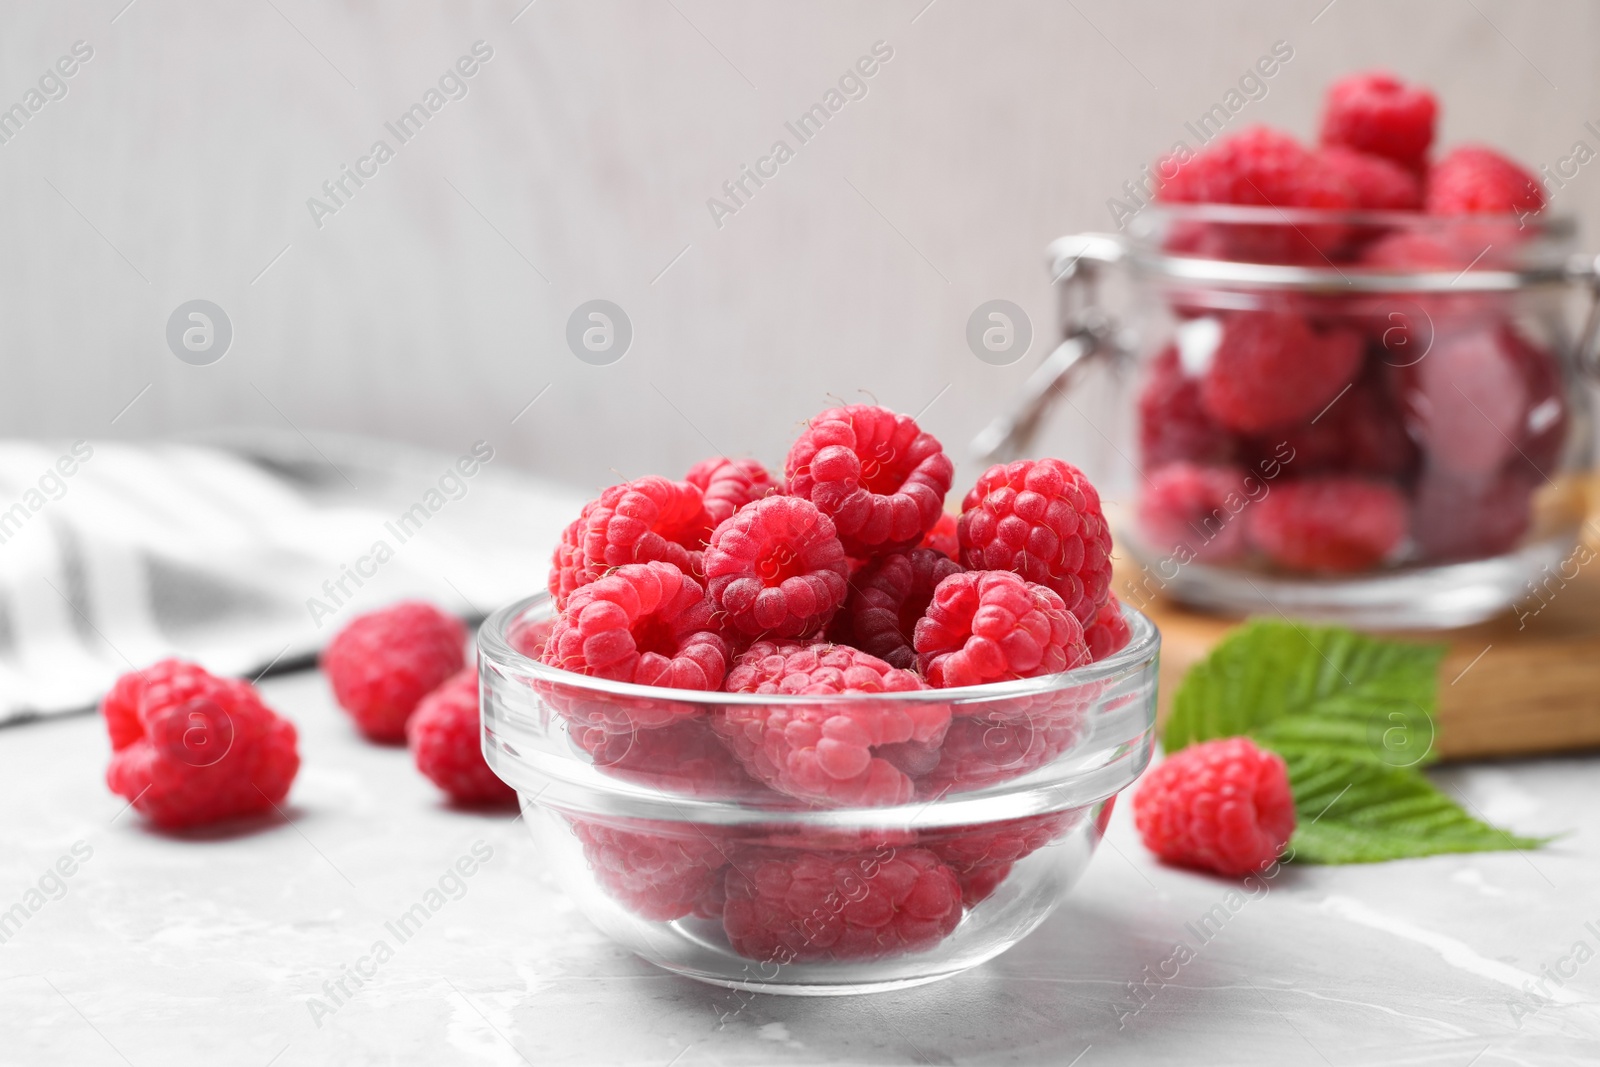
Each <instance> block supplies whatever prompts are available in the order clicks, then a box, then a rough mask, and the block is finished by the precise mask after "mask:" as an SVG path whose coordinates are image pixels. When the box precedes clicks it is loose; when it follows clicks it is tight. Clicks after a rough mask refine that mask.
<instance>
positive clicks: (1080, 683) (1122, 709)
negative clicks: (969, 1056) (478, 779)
mask: <svg viewBox="0 0 1600 1067" xmlns="http://www.w3.org/2000/svg"><path fill="white" fill-rule="evenodd" d="M996 471H999V472H1000V473H1001V474H1003V473H1004V469H1003V468H996ZM991 475H992V476H994V477H997V478H998V477H999V476H1000V475H999V474H996V473H995V472H994V471H992V472H991ZM986 477H987V476H986ZM975 492H976V490H975ZM1012 495H1014V494H1012ZM785 499H786V498H785ZM1008 499H1009V497H1008ZM748 512H749V506H748V505H745V510H744V511H742V512H741V514H746V513H748ZM757 513H758V514H759V513H761V512H760V509H758V511H757ZM785 518H786V519H787V518H788V516H787V515H786V516H785ZM980 525H981V524H980ZM726 536H727V537H728V538H731V537H732V534H731V533H730V534H728V535H726ZM725 539H726V538H725ZM710 551H712V550H708V555H709V554H710ZM706 566H707V568H708V569H710V570H713V571H715V570H716V568H717V566H718V565H717V564H716V562H715V561H711V562H709V563H707V564H706ZM930 566H931V564H930V563H929V561H926V560H919V561H918V567H921V568H924V569H925V568H928V567H930ZM651 568H654V569H653V570H652V569H651ZM881 569H882V570H883V571H885V576H884V577H883V578H882V580H881V581H880V582H878V583H877V584H875V585H872V586H871V587H870V589H869V590H868V592H867V593H865V594H863V595H864V604H865V607H863V608H862V609H861V611H860V612H859V613H858V614H857V615H856V616H855V618H856V622H857V625H858V626H865V627H866V628H867V629H868V630H871V624H872V619H873V616H872V614H871V612H872V611H874V610H882V601H881V598H880V597H879V596H878V592H880V591H881V590H884V589H888V590H889V591H890V592H893V591H894V590H895V589H899V588H901V587H902V586H903V585H904V584H906V583H909V582H911V580H912V577H913V574H912V572H913V571H914V570H916V568H913V567H912V565H911V564H909V563H908V564H905V565H904V566H903V567H883V568H881ZM955 569H956V570H957V571H959V570H960V568H955ZM678 573H679V572H677V569H676V568H674V567H666V566H663V565H660V564H652V565H649V566H648V567H646V566H643V565H624V566H622V567H620V568H618V569H617V570H616V571H614V572H612V573H611V574H609V575H607V576H605V577H602V578H600V579H597V580H595V581H593V582H591V583H590V589H591V592H590V593H585V594H581V595H580V594H578V593H574V594H571V595H570V596H569V597H568V598H567V600H566V608H565V610H558V609H557V607H556V605H555V602H554V600H553V598H552V596H550V595H547V594H540V595H539V596H536V597H532V598H529V599H527V600H524V601H521V602H519V603H516V604H513V605H511V606H509V607H507V608H504V609H502V610H501V611H499V612H497V613H496V614H494V615H493V616H491V617H490V618H489V619H488V621H487V622H486V623H485V624H484V625H483V627H482V629H481V630H480V633H479V638H478V647H479V670H480V677H481V683H482V694H483V699H482V708H483V738H484V752H485V755H486V757H487V759H488V762H489V765H490V766H491V767H492V768H493V770H494V772H495V773H496V774H497V775H499V776H500V778H502V779H503V780H504V781H506V782H507V783H508V784H510V785H511V786H512V787H513V788H515V789H516V790H517V792H518V794H519V796H520V798H521V801H522V805H523V810H524V813H525V816H526V821H527V823H528V824H529V826H530V828H531V829H532V831H533V835H534V838H535V840H536V842H537V844H538V846H539V848H540V851H541V859H542V861H543V862H545V863H547V864H549V866H550V868H551V869H552V871H553V872H554V873H555V874H556V875H557V877H558V878H559V880H560V881H561V883H562V884H563V886H564V888H565V889H566V891H567V892H568V894H569V895H570V896H571V897H572V898H573V899H574V900H575V901H576V902H577V903H578V904H579V906H580V907H581V908H582V910H583V911H584V913H585V914H586V915H587V916H588V917H589V918H590V919H591V920H592V921H593V922H594V923H595V924H596V925H597V926H599V927H600V928H601V929H602V930H604V931H605V932H606V933H607V934H609V935H610V936H611V937H612V938H614V939H615V940H616V941H618V942H619V943H621V944H623V945H625V946H627V947H628V948H629V949H631V950H632V951H634V952H635V953H637V954H638V955H639V956H641V957H643V958H644V959H646V960H648V961H650V962H652V963H655V964H657V965H659V966H661V967H664V968H666V969H668V970H671V971H674V972H676V973H679V974H683V975H686V976H689V977H692V978H696V979H700V980H702V981H707V982H712V983H716V984H721V985H725V986H730V987H735V988H740V989H752V990H761V991H766V992H777V993H794V994H807V995H832V994H849V993H859V992H870V991H876V990H886V989H895V988H901V987H905V986H910V985H917V984H921V983H924V982H931V981H935V980H937V979H939V978H943V977H948V976H950V975H954V974H957V973H959V972H961V971H963V970H965V969H967V968H970V967H973V966H976V965H977V964H980V963H982V962H983V961H985V960H988V959H990V958H992V957H994V956H995V955H997V954H999V953H1001V952H1003V951H1005V950H1006V949H1007V948H1009V947H1010V946H1011V945H1013V944H1015V943H1016V942H1018V941H1019V940H1021V939H1022V938H1023V937H1025V936H1026V935H1027V934H1028V933H1029V932H1031V931H1032V930H1033V929H1034V928H1035V927H1037V926H1038V925H1039V924H1040V923H1041V922H1043V921H1044V920H1045V918H1046V917H1047V916H1049V915H1050V913H1051V912H1052V911H1054V910H1055V908H1056V906H1057V905H1058V904H1059V903H1060V901H1061V900H1062V897H1063V895H1064V894H1065V893H1066V891H1067V890H1068V889H1069V888H1070V887H1071V886H1072V884H1073V883H1074V882H1075V881H1076V880H1077V878H1078V877H1079V876H1080V875H1081V874H1082V873H1083V871H1084V869H1085V867H1086V866H1087V864H1088V862H1089V858H1090V856H1091V855H1092V853H1093V851H1094V849H1095V846H1096V844H1097V843H1098V841H1099V839H1100V836H1101V834H1102V833H1103V831H1104V829H1105V825H1106V821H1107V820H1108V819H1109V817H1110V814H1111V806H1112V803H1113V801H1114V800H1115V798H1116V795H1117V793H1118V792H1119V791H1121V790H1122V789H1123V788H1125V787H1126V786H1128V785H1129V784H1130V783H1132V782H1133V780H1134V779H1135V778H1136V777H1137V776H1138V775H1139V773H1140V771H1142V770H1143V769H1144V767H1145V765H1146V763H1147V762H1148V760H1149V756H1150V745H1151V738H1152V731H1153V726H1154V721H1155V696H1156V666H1157V651H1158V648H1159V643H1160V639H1159V636H1158V634H1157V632H1156V630H1155V627H1154V626H1153V625H1152V624H1151V623H1150V622H1149V620H1148V619H1146V618H1145V617H1144V616H1143V615H1141V614H1139V613H1138V612H1137V611H1134V610H1132V609H1130V608H1127V607H1125V606H1120V605H1118V604H1117V602H1116V601H1115V599H1109V600H1108V599H1107V598H1106V597H1105V594H1104V592H1103V591H1101V593H1100V594H1099V596H1098V600H1099V601H1100V602H1101V603H1102V604H1108V605H1109V612H1110V613H1111V615H1112V616H1114V617H1111V618H1108V617H1105V615H1104V613H1103V612H1102V614H1099V615H1096V616H1095V617H1094V620H1093V621H1094V625H1093V626H1091V627H1090V628H1089V633H1088V634H1087V635H1085V633H1084V631H1083V629H1082V628H1081V627H1079V625H1078V624H1077V623H1076V622H1075V621H1072V622H1067V623H1065V628H1066V629H1068V630H1071V631H1072V635H1071V636H1072V639H1073V640H1074V641H1075V642H1078V646H1077V647H1080V648H1081V647H1084V646H1085V645H1087V646H1088V647H1089V648H1090V649H1095V647H1096V642H1100V643H1101V644H1102V647H1100V648H1099V649H1097V650H1095V651H1093V653H1092V654H1094V655H1097V656H1098V658H1096V659H1094V660H1093V661H1092V662H1089V661H1087V656H1086V655H1080V656H1077V657H1075V659H1074V662H1077V663H1081V664H1082V665H1080V666H1075V667H1072V668H1070V669H1062V670H1055V671H1052V672H1050V673H1042V674H1038V675H1036V676H1033V677H1023V678H1012V679H1011V680H1005V681H997V682H988V683H981V684H975V685H949V682H954V681H962V680H966V679H967V677H968V676H967V675H966V674H964V673H963V672H968V671H973V670H979V669H981V666H982V664H981V660H982V656H972V655H970V654H971V653H972V652H973V649H972V648H971V647H968V646H960V647H958V648H957V650H956V651H955V652H951V653H945V654H941V657H940V662H939V667H938V668H937V669H936V670H935V671H934V672H933V674H934V676H935V677H942V676H940V675H939V674H938V673H937V671H938V670H943V671H945V672H946V674H947V676H948V677H945V681H946V686H947V687H945V688H930V687H929V685H928V683H926V682H924V681H922V680H921V678H920V676H919V675H917V674H915V673H913V672H912V671H910V670H906V669H903V668H899V667H894V666H891V665H890V664H889V662H888V661H886V660H883V659H880V658H878V657H876V656H873V655H870V654H868V653H866V652H863V651H861V650H860V649H859V648H857V647H854V646H852V645H846V644H835V643H831V642H829V641H826V640H823V639H822V637H821V635H812V636H811V637H809V638H806V639H800V640H793V639H785V638H781V637H772V636H764V637H760V638H757V639H755V640H754V641H749V639H748V638H746V639H745V641H748V643H745V642H742V641H739V640H738V639H737V638H735V643H736V644H742V645H743V648H742V651H739V652H738V654H737V655H736V656H734V657H733V659H732V661H731V662H732V666H731V669H730V670H729V672H728V674H727V678H726V682H725V684H724V685H723V686H721V687H720V689H717V688H713V689H696V688H686V687H685V686H693V685H695V684H696V682H697V679H696V677H695V672H696V671H699V670H701V669H702V668H704V667H705V665H706V664H707V663H708V662H710V660H709V659H708V658H707V657H708V656H709V655H710V653H709V652H708V650H707V648H706V647H705V645H706V644H707V643H708V642H706V641H704V640H700V639H697V638H694V637H692V636H691V637H687V638H685V637H682V636H680V637H679V638H678V641H679V644H678V648H679V650H680V654H679V655H678V656H677V657H676V658H674V659H672V660H671V664H670V666H669V667H668V668H665V669H662V670H653V671H652V673H651V674H650V677H651V678H652V679H653V680H655V681H657V682H660V683H662V684H639V683H638V682H637V681H632V682H628V681H617V680H615V679H613V678H607V677H600V676H596V675H591V674H585V673H579V672H578V671H576V670H566V669H561V668H559V667H556V666H553V665H552V663H551V662H547V661H555V662H569V663H570V662H571V661H570V660H569V659H564V658H562V657H563V656H565V655H569V654H578V653H571V652H570V651H569V646H570V647H577V648H581V649H582V650H583V654H587V655H589V656H590V657H591V659H593V658H598V657H599V656H600V655H601V652H602V646H604V645H605V643H606V642H607V641H609V640H612V638H610V637H608V636H606V634H605V633H601V632H599V631H598V630H597V629H596V627H597V626H598V625H599V624H598V623H593V622H592V620H594V619H596V618H601V617H604V618H610V619H612V620H615V619H618V618H620V619H623V620H624V625H627V626H629V627H631V633H632V635H633V638H634V639H635V640H636V641H637V642H639V643H640V644H641V647H642V645H643V643H645V642H647V641H651V640H656V641H659V640H660V639H661V633H662V632H663V631H662V628H663V627H667V626H668V625H669V624H668V622H665V621H663V620H670V619H675V618H678V617H679V616H678V615H675V614H674V612H677V611H678V610H679V609H678V608H677V607H674V605H678V604H680V603H681V602H683V601H684V600H685V597H684V595H683V587H684V586H685V585H686V584H687V581H688V580H686V579H682V578H681V577H674V575H675V574H678ZM941 574H943V569H935V571H934V574H933V578H935V579H938V578H939V577H940V575H941ZM855 577H856V581H855V582H853V585H854V586H855V587H856V589H857V591H860V590H861V589H867V588H868V587H866V586H863V585H862V583H861V581H860V578H861V574H860V572H858V573H857V575H856V576H855ZM869 578H870V576H869ZM950 578H951V576H950V575H948V574H944V577H943V580H942V581H941V584H940V586H939V593H938V594H937V595H935V596H934V600H933V602H932V604H931V605H930V606H929V608H928V609H927V615H928V616H929V617H932V618H933V619H934V620H935V621H936V622H938V623H939V624H940V626H942V627H945V628H947V629H948V628H949V627H951V626H953V625H954V623H953V622H952V619H953V618H958V617H960V609H961V605H962V604H968V605H969V607H972V608H974V609H975V611H976V612H977V613H978V614H982V613H984V612H988V613H989V614H990V616H995V615H999V614H1004V615H1005V617H1006V618H1007V619H1008V620H1009V621H1010V622H1012V623H1014V624H1017V625H1019V626H1022V627H1026V626H1029V625H1032V623H1030V622H1029V619H1030V616H1029V614H1028V613H1029V610H1030V609H1029V604H1028V603H1027V602H1026V601H1024V600H1019V599H1017V598H1018V597H1019V596H1023V595H1025V594H1026V595H1031V596H1032V597H1034V602H1035V603H1036V604H1038V603H1041V602H1047V604H1046V607H1048V606H1050V605H1054V606H1055V607H1056V608H1057V611H1058V615H1060V616H1067V615H1068V613H1066V612H1064V611H1060V610H1059V609H1060V606H1061V605H1063V604H1064V601H1063V600H1061V599H1060V598H1057V597H1055V596H1054V594H1049V595H1046V594H1044V593H1040V592H1039V590H1038V587H1037V586H1032V585H1030V584H1029V583H1028V582H1026V581H1024V580H1022V579H1021V578H1020V577H1018V576H1016V575H1013V574H1010V573H1009V572H1005V573H1001V572H994V571H972V572H963V574H961V575H960V576H957V577H956V578H955V579H954V580H950ZM608 579H612V581H610V584H609V585H602V583H605V582H607V581H608ZM625 581H626V582H627V583H631V584H628V585H627V587H626V588H624V582H625ZM552 582H553V584H555V585H556V586H557V587H558V588H559V587H560V585H561V583H560V581H558V580H557V579H556V578H553V579H552ZM897 582H898V583H900V584H899V585H897V584H896V583H897ZM1030 590H1031V593H1029V591H1030ZM685 610H688V611H690V612H691V613H692V610H693V609H692V608H691V609H685ZM652 611H654V612H655V614H654V615H653V616H652V615H651V614H650V613H651V612H652ZM618 612H622V613H624V614H623V615H618V614H617V613H618ZM1007 613H1009V614H1007ZM1018 613H1020V614H1018ZM968 614H969V615H972V614H973V612H972V611H969V612H968ZM1045 614H1046V615H1049V614H1050V613H1049V611H1046V612H1045ZM1051 617H1052V618H1055V617H1056V616H1051ZM652 620H654V621H652ZM863 620H864V621H863ZM1019 620H1020V621H1019ZM580 622H581V624H582V625H581V627H580V625H579V623H580ZM695 625H703V623H699V622H696V623H695ZM979 628H980V627H974V629H979ZM576 629H582V630H583V631H584V632H583V633H580V634H577V635H576V636H575V635H574V633H573V631H574V630H576ZM935 629H937V627H935ZM1048 629H1049V627H1048V626H1045V627H1044V628H1043V630H1041V631H1040V635H1041V636H1040V639H1041V641H1045V642H1046V643H1047V644H1048V638H1047V637H1046V636H1044V635H1045V633H1046V632H1047V631H1048ZM1108 633H1109V634H1110V635H1111V636H1110V637H1107V636H1106V635H1107V634H1108ZM920 634H921V631H919V642H918V643H919V647H920V646H922V645H925V644H931V643H932V642H934V641H936V639H937V637H938V635H935V637H931V638H928V639H926V640H923V639H921V637H920ZM880 643H881V642H880ZM1119 645H1120V647H1118V646H1119ZM1007 647H1008V648H1010V649H1011V651H1009V652H1008V653H1007V654H1008V655H1013V656H1015V655H1023V656H1026V657H1032V658H1035V659H1036V658H1037V649H1035V650H1033V651H1032V652H1026V651H1024V652H1021V653H1018V652H1017V651H1016V649H1015V647H1014V646H1011V645H1008V646H1007ZM887 651H889V653H890V654H891V655H893V653H894V650H887ZM907 654H909V652H908V653H907ZM946 656H947V657H949V658H944V657H946ZM969 658H971V659H973V660H974V662H968V661H967V660H968V659H969ZM686 675H687V676H688V677H687V678H686V677H685V676H686ZM635 677H637V675H635ZM841 688H842V689H843V691H839V690H840V689H841ZM727 690H735V691H727Z"/></svg>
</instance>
